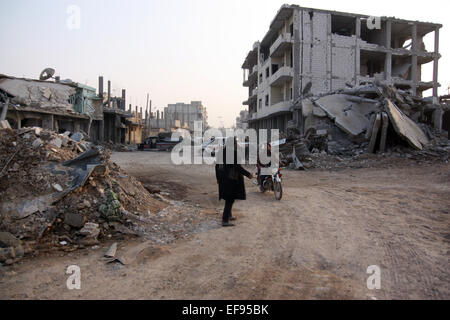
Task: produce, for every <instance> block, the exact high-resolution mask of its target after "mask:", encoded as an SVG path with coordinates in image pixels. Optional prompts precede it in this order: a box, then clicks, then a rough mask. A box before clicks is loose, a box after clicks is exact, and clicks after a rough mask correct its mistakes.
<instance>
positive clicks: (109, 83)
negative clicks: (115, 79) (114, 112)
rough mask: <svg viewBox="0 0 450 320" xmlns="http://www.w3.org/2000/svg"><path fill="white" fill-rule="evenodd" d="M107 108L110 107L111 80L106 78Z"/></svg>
mask: <svg viewBox="0 0 450 320" xmlns="http://www.w3.org/2000/svg"><path fill="white" fill-rule="evenodd" d="M107 105H108V108H111V81H110V80H108V102H107Z"/></svg>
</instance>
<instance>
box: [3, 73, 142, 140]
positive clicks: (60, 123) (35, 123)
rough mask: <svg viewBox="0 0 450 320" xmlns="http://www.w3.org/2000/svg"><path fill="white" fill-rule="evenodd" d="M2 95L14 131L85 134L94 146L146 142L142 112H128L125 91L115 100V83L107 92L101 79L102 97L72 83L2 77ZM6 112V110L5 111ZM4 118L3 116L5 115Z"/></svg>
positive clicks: (87, 87) (7, 117)
mask: <svg viewBox="0 0 450 320" xmlns="http://www.w3.org/2000/svg"><path fill="white" fill-rule="evenodd" d="M0 95H1V98H2V100H5V101H3V102H4V103H3V104H2V105H3V106H5V105H7V108H6V109H5V110H7V112H6V113H5V114H4V117H5V119H6V120H7V121H8V123H9V125H10V126H11V127H12V128H15V129H20V128H22V127H42V128H44V129H48V130H52V131H55V132H58V133H64V132H66V131H70V132H84V133H85V134H86V135H88V136H89V138H90V140H91V141H93V142H108V143H114V144H125V143H129V144H135V143H140V142H141V141H142V128H143V126H144V121H143V119H142V116H143V115H142V110H141V112H140V113H138V110H137V107H136V112H132V111H131V105H130V108H129V110H126V107H125V106H126V104H125V90H122V96H121V97H112V96H111V81H108V88H107V92H106V93H105V92H104V91H103V77H99V85H98V93H97V92H96V89H95V88H92V87H90V86H87V85H83V84H81V83H77V82H74V81H71V80H60V79H59V77H57V78H55V81H47V80H36V79H25V78H16V77H11V76H6V75H0ZM2 111H3V109H2ZM2 115H3V114H2Z"/></svg>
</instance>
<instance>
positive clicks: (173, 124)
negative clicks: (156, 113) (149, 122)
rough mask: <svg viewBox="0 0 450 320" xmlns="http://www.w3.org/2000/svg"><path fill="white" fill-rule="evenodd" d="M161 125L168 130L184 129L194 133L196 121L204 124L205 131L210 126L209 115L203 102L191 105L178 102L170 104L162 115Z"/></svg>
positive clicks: (193, 102) (195, 102)
mask: <svg viewBox="0 0 450 320" xmlns="http://www.w3.org/2000/svg"><path fill="white" fill-rule="evenodd" d="M161 117H162V119H160V121H159V123H160V125H163V126H164V128H165V129H166V130H170V129H171V128H183V129H188V130H191V131H193V130H194V121H202V122H203V130H205V129H206V127H207V126H208V113H207V112H206V108H205V107H204V106H203V105H202V102H201V101H192V102H191V103H190V104H186V103H181V102H178V103H176V104H169V105H167V107H166V108H164V114H162V115H161Z"/></svg>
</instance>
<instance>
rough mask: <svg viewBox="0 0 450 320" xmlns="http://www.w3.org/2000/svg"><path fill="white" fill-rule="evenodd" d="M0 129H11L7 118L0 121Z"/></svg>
mask: <svg viewBox="0 0 450 320" xmlns="http://www.w3.org/2000/svg"><path fill="white" fill-rule="evenodd" d="M0 129H11V126H10V125H9V122H8V120H1V121H0Z"/></svg>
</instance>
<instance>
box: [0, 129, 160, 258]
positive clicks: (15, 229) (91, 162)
mask: <svg viewBox="0 0 450 320" xmlns="http://www.w3.org/2000/svg"><path fill="white" fill-rule="evenodd" d="M72 137H74V138H75V139H76V140H79V141H75V140H73V139H72ZM86 137H87V136H86V135H84V134H83V133H80V134H72V135H70V133H64V134H57V133H55V132H53V131H49V130H46V129H37V128H35V127H32V128H21V129H11V130H9V129H8V130H5V129H3V130H0V169H1V170H2V171H1V172H2V173H1V174H2V178H1V179H0V209H1V210H0V247H2V251H1V252H0V263H5V264H6V261H8V263H15V262H16V261H18V259H19V258H20V257H21V256H23V255H22V253H23V254H24V255H26V254H28V253H33V252H37V251H36V250H38V251H39V252H41V251H46V250H65V251H70V250H74V249H77V248H82V247H85V246H91V245H95V244H98V242H99V241H102V240H103V239H105V238H108V239H109V238H110V237H112V236H118V237H124V236H136V235H140V234H142V232H148V231H145V230H147V229H149V228H151V227H152V226H151V225H149V226H147V222H143V221H151V220H148V218H149V215H150V212H159V211H160V210H161V209H162V208H164V207H166V206H167V204H164V203H162V202H161V201H159V199H156V198H154V197H153V196H152V195H151V194H150V193H149V192H148V191H147V190H146V189H145V188H144V187H143V186H142V184H141V183H140V182H138V181H137V180H136V179H135V178H133V177H131V176H128V175H125V174H124V172H123V171H122V170H121V169H120V168H119V167H118V166H117V165H116V164H114V163H111V161H110V160H109V155H110V151H109V150H105V149H104V148H103V147H99V146H94V145H92V144H90V143H88V142H87V141H85V139H86ZM79 146H83V147H82V149H83V151H79V148H78V147H79ZM124 211H126V212H127V217H125V216H124V215H123V212H124ZM110 223H114V224H115V225H110ZM137 230H140V231H139V232H138V231H137ZM14 239H16V240H14ZM17 239H20V240H17ZM17 241H20V242H17ZM62 243H65V244H64V245H63V244H62ZM19 245H20V246H21V247H19ZM4 246H7V248H6V249H7V250H3V249H5V248H3V247H4ZM10 247H11V248H13V249H9V248H10ZM12 252H15V254H14V255H11V253H12ZM17 253H19V254H17Z"/></svg>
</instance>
